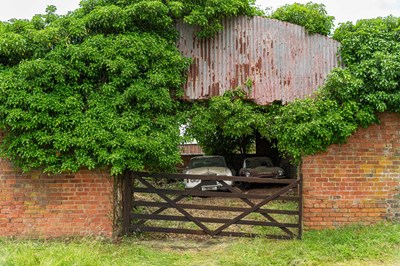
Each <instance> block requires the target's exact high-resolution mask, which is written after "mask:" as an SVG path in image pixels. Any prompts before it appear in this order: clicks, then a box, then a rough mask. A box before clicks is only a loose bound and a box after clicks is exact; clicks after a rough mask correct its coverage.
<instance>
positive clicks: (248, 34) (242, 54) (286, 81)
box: [177, 17, 340, 104]
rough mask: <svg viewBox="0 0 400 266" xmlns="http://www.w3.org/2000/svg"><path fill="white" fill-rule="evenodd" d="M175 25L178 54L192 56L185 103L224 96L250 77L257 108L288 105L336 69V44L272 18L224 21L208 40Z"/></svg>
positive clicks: (185, 25)
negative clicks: (278, 104) (273, 104)
mask: <svg viewBox="0 0 400 266" xmlns="http://www.w3.org/2000/svg"><path fill="white" fill-rule="evenodd" d="M177 27H178V30H179V32H180V39H179V41H178V44H177V45H178V48H179V50H180V51H181V53H182V54H183V55H184V56H187V57H191V58H193V64H192V65H191V67H190V71H189V77H188V82H187V84H186V85H185V97H186V99H207V98H209V97H211V96H216V95H222V94H223V93H224V92H225V91H226V90H229V89H231V88H234V87H236V86H238V85H243V84H244V83H245V82H246V81H247V80H248V79H251V80H252V81H253V87H252V91H251V96H250V97H251V98H252V99H254V101H255V102H257V103H258V104H269V103H272V102H273V101H275V100H280V101H282V102H284V103H286V102H291V101H293V100H294V99H296V98H305V97H306V96H308V95H310V94H312V93H313V92H314V91H315V90H316V89H317V88H318V87H319V86H321V85H322V84H323V83H324V80H325V77H326V75H327V74H328V73H329V72H330V71H331V70H332V68H334V67H337V66H339V59H338V56H337V53H338V48H339V45H340V44H339V42H337V41H335V40H332V39H330V38H328V37H325V36H322V35H319V34H314V35H310V34H308V33H306V31H305V29H304V28H303V27H300V26H298V25H294V24H290V23H286V22H282V21H278V20H274V19H268V18H262V17H253V18H247V17H238V18H234V19H227V20H224V21H223V27H224V30H223V31H221V32H220V33H218V34H216V35H215V37H214V38H212V39H198V38H197V37H196V29H195V28H194V27H191V26H189V25H187V24H185V23H179V24H178V25H177Z"/></svg>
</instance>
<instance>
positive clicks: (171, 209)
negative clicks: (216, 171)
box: [123, 172, 302, 239]
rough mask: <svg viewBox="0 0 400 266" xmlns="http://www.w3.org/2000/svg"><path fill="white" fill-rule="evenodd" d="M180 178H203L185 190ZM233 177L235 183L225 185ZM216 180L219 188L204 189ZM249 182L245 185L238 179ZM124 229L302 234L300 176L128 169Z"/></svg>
mask: <svg viewBox="0 0 400 266" xmlns="http://www.w3.org/2000/svg"><path fill="white" fill-rule="evenodd" d="M183 179H196V180H201V183H200V184H199V185H197V186H195V187H194V188H192V189H185V188H184V185H183ZM227 181H232V183H233V184H234V185H228V184H227V183H231V182H227ZM215 182H218V183H219V184H220V185H222V187H221V189H219V190H218V191H203V189H204V188H203V189H202V187H203V186H204V185H207V184H215ZM243 182H246V184H252V186H253V187H254V189H251V190H243V189H242V188H241V187H242V186H239V185H237V184H243ZM123 204H124V205H123V208H124V212H123V213H124V214H123V215H124V217H123V229H124V232H125V234H128V235H129V234H132V233H139V232H158V233H180V234H195V235H210V236H247V237H255V236H261V237H268V238H281V239H290V238H301V235H302V180H301V178H298V179H272V178H254V177H253V178H249V177H236V176H215V175H214V176H198V175H196V176H194V175H183V174H150V173H145V172H136V173H132V174H131V176H129V177H126V178H125V180H124V203H123Z"/></svg>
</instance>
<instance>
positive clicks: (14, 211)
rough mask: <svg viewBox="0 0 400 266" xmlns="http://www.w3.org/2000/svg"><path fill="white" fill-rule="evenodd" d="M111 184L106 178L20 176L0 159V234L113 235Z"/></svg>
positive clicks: (96, 175) (88, 175) (90, 173)
mask: <svg viewBox="0 0 400 266" xmlns="http://www.w3.org/2000/svg"><path fill="white" fill-rule="evenodd" d="M112 202H113V181H112V179H111V178H110V177H108V176H107V175H106V174H104V173H101V172H97V171H86V170H82V171H80V172H78V173H76V174H70V175H53V176H48V175H47V174H40V173H38V172H37V173H35V172H33V173H30V174H22V173H20V172H18V171H16V170H14V169H13V167H12V165H11V163H10V162H8V161H6V160H4V159H0V236H18V237H43V238H48V237H61V236H88V235H90V236H93V235H95V236H99V235H101V236H106V237H111V235H112V231H113V217H112V215H113V204H112Z"/></svg>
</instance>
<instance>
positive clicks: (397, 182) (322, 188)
mask: <svg viewBox="0 0 400 266" xmlns="http://www.w3.org/2000/svg"><path fill="white" fill-rule="evenodd" d="M379 118H380V120H381V124H379V125H371V126H370V127H368V128H360V129H359V130H358V131H357V132H356V133H355V134H353V135H352V136H351V137H350V138H349V139H348V141H347V143H346V144H342V145H331V146H330V147H329V148H328V149H327V151H326V152H324V153H320V154H317V155H314V156H308V157H306V158H304V159H303V163H302V173H303V180H304V183H303V197H304V208H303V212H304V226H305V228H313V229H322V228H332V227H336V226H342V225H346V224H353V223H361V224H371V223H376V222H379V221H382V220H385V219H389V220H397V221H400V115H399V114H396V113H384V114H380V115H379Z"/></svg>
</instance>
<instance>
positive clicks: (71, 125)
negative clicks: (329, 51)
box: [0, 0, 256, 175]
mask: <svg viewBox="0 0 400 266" xmlns="http://www.w3.org/2000/svg"><path fill="white" fill-rule="evenodd" d="M80 5H81V6H80V8H79V9H77V10H75V11H74V12H71V13H69V14H68V15H65V16H58V15H56V13H55V12H56V9H55V7H53V6H50V7H48V8H47V10H46V14H44V15H36V16H34V17H33V18H32V19H31V20H11V21H8V22H1V23H0V130H1V131H2V132H4V133H5V137H4V140H3V141H2V143H1V146H0V148H1V155H2V156H6V157H8V158H10V159H11V160H12V161H13V162H14V163H15V165H17V166H19V167H21V168H22V169H23V170H24V171H30V170H32V169H42V170H44V171H45V172H51V173H61V172H75V171H77V170H79V169H81V168H82V167H85V168H88V169H93V168H105V169H109V170H110V172H111V174H113V175H118V174H121V173H124V172H126V171H128V170H133V171H137V170H150V171H171V170H172V169H174V166H175V165H176V163H178V162H180V153H179V144H180V143H181V140H182V138H181V136H180V130H179V128H180V125H181V124H182V123H183V122H184V112H183V110H184V106H183V104H182V102H181V101H180V100H179V96H180V95H182V85H183V84H184V82H185V76H186V72H187V69H188V66H189V63H190V60H189V59H187V58H183V57H182V56H181V55H180V53H179V51H178V50H177V48H176V45H175V40H176V37H177V32H176V29H175V22H176V20H178V19H183V20H185V21H187V22H188V23H190V24H192V25H198V26H199V27H200V29H202V32H203V33H202V34H203V35H204V36H205V35H208V34H210V35H211V34H214V33H215V30H216V29H218V30H219V29H220V27H216V26H215V25H218V23H219V20H220V19H222V18H224V17H230V16H236V15H251V14H254V13H255V11H256V9H255V8H254V7H253V6H252V1H247V0H230V1H225V0H212V1H211V0H210V1H196V0H192V1H169V0H163V1H161V0H158V1H157V0H154V1H147V0H146V1H144V0H83V1H81V4H80Z"/></svg>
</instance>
